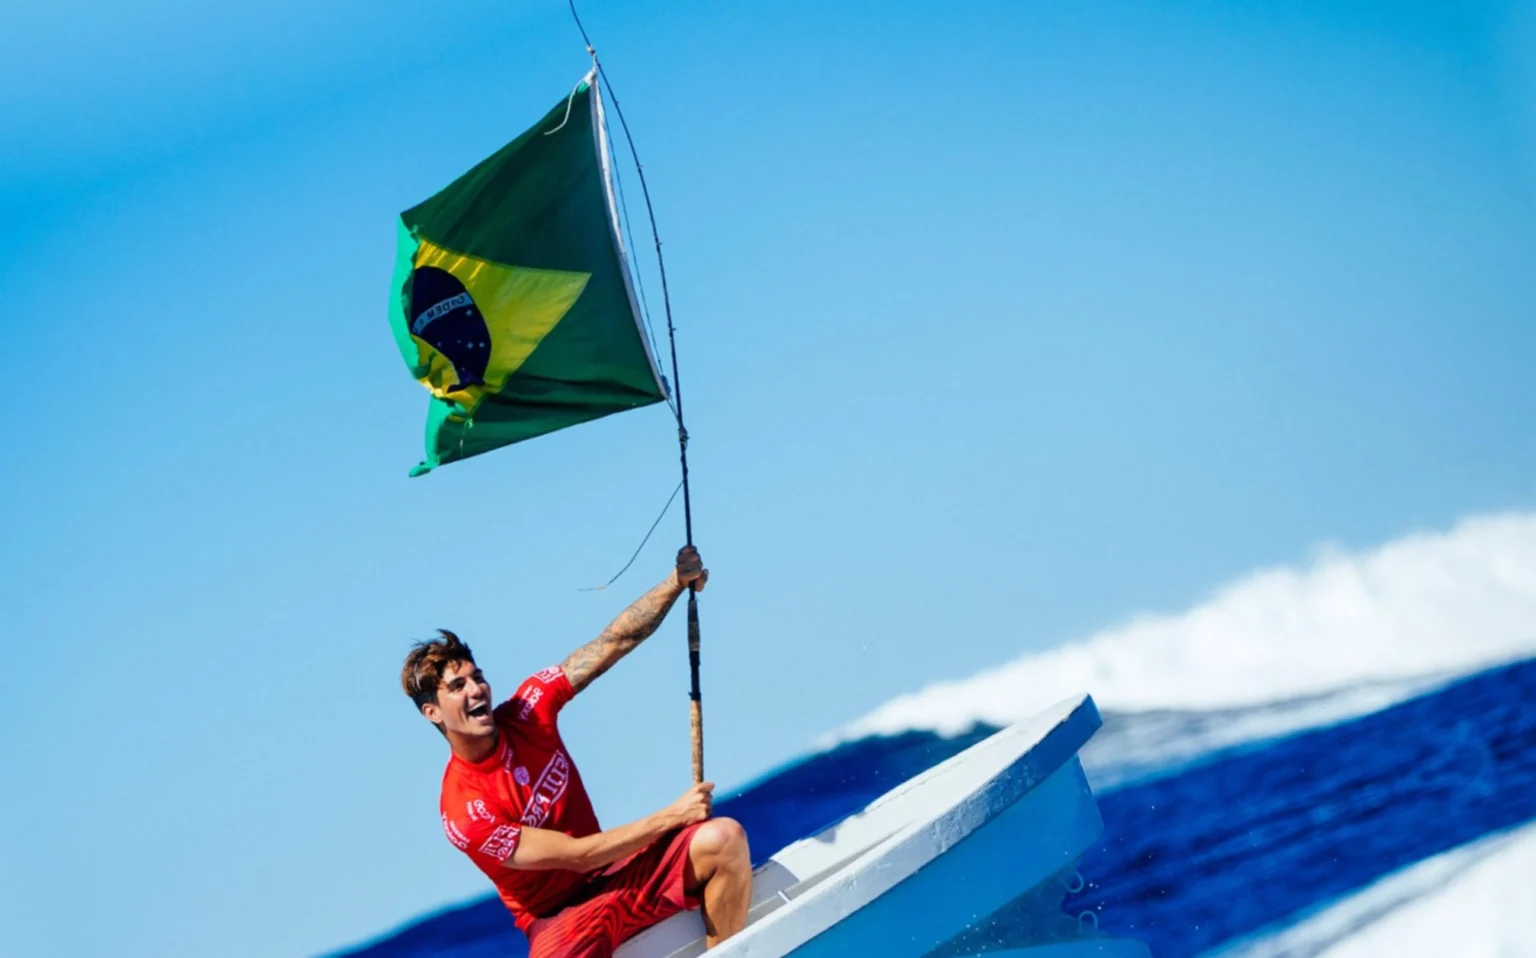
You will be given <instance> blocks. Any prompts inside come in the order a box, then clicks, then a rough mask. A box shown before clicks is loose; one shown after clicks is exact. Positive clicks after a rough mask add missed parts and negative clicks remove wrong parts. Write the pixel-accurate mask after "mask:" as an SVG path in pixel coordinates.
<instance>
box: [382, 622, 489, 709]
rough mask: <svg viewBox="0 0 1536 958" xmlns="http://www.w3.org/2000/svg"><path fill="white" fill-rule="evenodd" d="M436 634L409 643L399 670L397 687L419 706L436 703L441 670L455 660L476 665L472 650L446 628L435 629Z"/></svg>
mask: <svg viewBox="0 0 1536 958" xmlns="http://www.w3.org/2000/svg"><path fill="white" fill-rule="evenodd" d="M437 635H438V637H437V638H435V639H429V640H425V641H422V642H417V643H416V644H415V645H413V646H411V651H410V654H408V655H407V656H406V657H405V667H404V668H402V669H401V670H400V686H401V688H403V689H405V694H406V695H408V696H410V698H411V701H412V702H415V703H416V708H417V709H420V708H421V707H422V706H423V705H426V704H427V703H428V702H431V703H433V704H434V705H435V704H437V686H438V683H439V682H441V681H442V680H443V673H444V672H445V671H447V669H448V666H450V665H452V664H453V663H455V662H468V663H469V664H470V665H474V664H475V653H473V652H471V651H470V650H469V646H467V645H465V644H464V643H463V642H461V641H459V637H458V636H457V635H454V634H453V633H452V632H449V631H448V630H447V629H438V630H437Z"/></svg>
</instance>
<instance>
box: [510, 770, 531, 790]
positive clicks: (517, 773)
mask: <svg viewBox="0 0 1536 958" xmlns="http://www.w3.org/2000/svg"><path fill="white" fill-rule="evenodd" d="M512 779H513V780H514V781H516V782H517V784H519V785H524V786H526V785H527V784H528V770H527V769H526V768H523V767H522V766H521V765H519V766H518V767H517V768H514V769H513V770H512Z"/></svg>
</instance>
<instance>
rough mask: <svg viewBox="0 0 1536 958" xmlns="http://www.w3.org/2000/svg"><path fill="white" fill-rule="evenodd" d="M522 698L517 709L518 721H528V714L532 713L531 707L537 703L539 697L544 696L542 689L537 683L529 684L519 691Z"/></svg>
mask: <svg viewBox="0 0 1536 958" xmlns="http://www.w3.org/2000/svg"><path fill="white" fill-rule="evenodd" d="M519 694H520V696H521V698H522V700H523V707H522V708H520V709H518V710H517V720H518V721H519V722H526V721H528V716H530V715H532V714H533V707H534V706H535V705H538V704H539V699H542V698H543V697H544V689H543V688H541V687H540V686H537V685H530V686H528V687H527V688H526V689H523V691H522V692H521V693H519Z"/></svg>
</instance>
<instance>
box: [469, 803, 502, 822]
mask: <svg viewBox="0 0 1536 958" xmlns="http://www.w3.org/2000/svg"><path fill="white" fill-rule="evenodd" d="M464 811H466V812H468V813H469V820H470V821H472V822H476V821H479V822H494V821H495V820H496V816H495V815H492V814H491V810H490V809H488V808H486V807H485V800H484V799H481V798H477V799H475V800H474V801H472V802H465V803H464Z"/></svg>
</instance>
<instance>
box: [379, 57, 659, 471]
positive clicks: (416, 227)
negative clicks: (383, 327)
mask: <svg viewBox="0 0 1536 958" xmlns="http://www.w3.org/2000/svg"><path fill="white" fill-rule="evenodd" d="M389 321H390V325H391V326H392V327H393V329H394V334H395V342H396V344H397V345H398V346H399V347H400V355H401V356H402V357H403V358H404V359H405V364H406V366H408V367H409V368H410V370H411V375H412V376H414V377H415V378H416V379H417V380H418V381H419V382H420V383H421V384H422V385H423V386H425V387H426V388H427V389H428V390H429V391H430V392H431V393H432V400H431V405H430V407H429V409H428V412H427V436H426V440H427V442H426V445H427V449H426V458H425V459H424V460H423V461H422V463H421V464H420V465H418V466H417V467H416V468H415V469H413V470H412V471H411V475H413V476H416V475H421V474H422V473H424V472H428V471H430V470H431V469H433V468H434V467H436V466H440V465H442V464H444V463H448V462H454V461H456V460H459V459H465V458H468V457H469V456H474V455H478V454H479V453H482V452H489V451H490V450H492V449H496V448H498V447H501V446H505V445H509V444H511V443H514V442H521V441H522V440H524V439H532V438H533V437H535V436H541V435H543V434H544V433H547V432H553V431H554V430H556V429H563V428H565V427H566V426H574V425H576V424H578V423H583V422H587V421H588V420H592V419H597V418H599V417H601V416H606V415H609V414H610V413H616V412H622V411H623V410H626V409H635V408H638V407H640V406H648V405H651V404H652V403H657V402H661V401H662V400H663V399H665V398H666V386H665V383H664V381H663V379H662V377H661V373H660V371H659V370H658V369H657V367H656V360H655V357H654V356H653V355H652V354H651V350H650V347H649V344H648V342H647V339H646V336H645V334H644V332H643V325H642V324H643V321H642V319H641V316H640V310H639V308H638V307H637V306H636V303H635V296H634V289H633V285H632V282H631V276H630V272H629V266H628V262H627V260H626V257H625V251H624V246H623V240H622V234H621V231H620V229H619V220H618V214H617V206H616V205H615V203H614V196H613V176H612V168H611V163H610V153H609V150H608V140H607V132H606V127H605V125H604V122H603V107H602V101H601V98H600V97H599V95H598V91H597V87H596V83H595V77H594V76H593V75H592V74H588V75H587V77H586V78H585V79H584V80H583V81H582V82H581V83H580V84H579V85H578V86H577V87H576V89H575V91H573V92H572V93H571V95H570V96H569V97H567V98H565V99H562V100H561V101H560V102H559V103H558V104H556V105H555V107H554V109H552V110H550V111H549V113H548V114H547V115H546V116H545V117H544V119H542V120H540V121H539V122H538V123H537V124H535V125H534V126H533V127H532V128H531V129H529V130H528V131H527V132H525V133H523V135H522V136H519V137H518V138H517V139H515V140H513V141H512V142H511V143H508V144H507V145H506V146H504V147H502V148H501V149H500V150H499V151H497V152H496V153H495V154H494V155H493V156H491V157H490V158H489V159H487V160H485V161H484V162H482V163H480V164H479V165H478V166H476V167H475V168H474V169H472V170H470V171H469V172H467V173H465V174H464V175H463V176H461V177H459V178H458V179H457V180H454V181H453V182H452V183H451V184H449V185H448V186H447V188H445V189H444V190H442V192H440V193H438V194H437V195H436V196H433V197H432V198H431V199H429V200H427V201H425V202H423V203H421V204H420V205H418V206H414V207H412V208H411V209H408V210H406V211H405V212H404V213H401V214H400V223H399V249H398V253H397V255H396V259H395V275H394V282H393V296H392V298H391V300H390V311H389Z"/></svg>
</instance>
